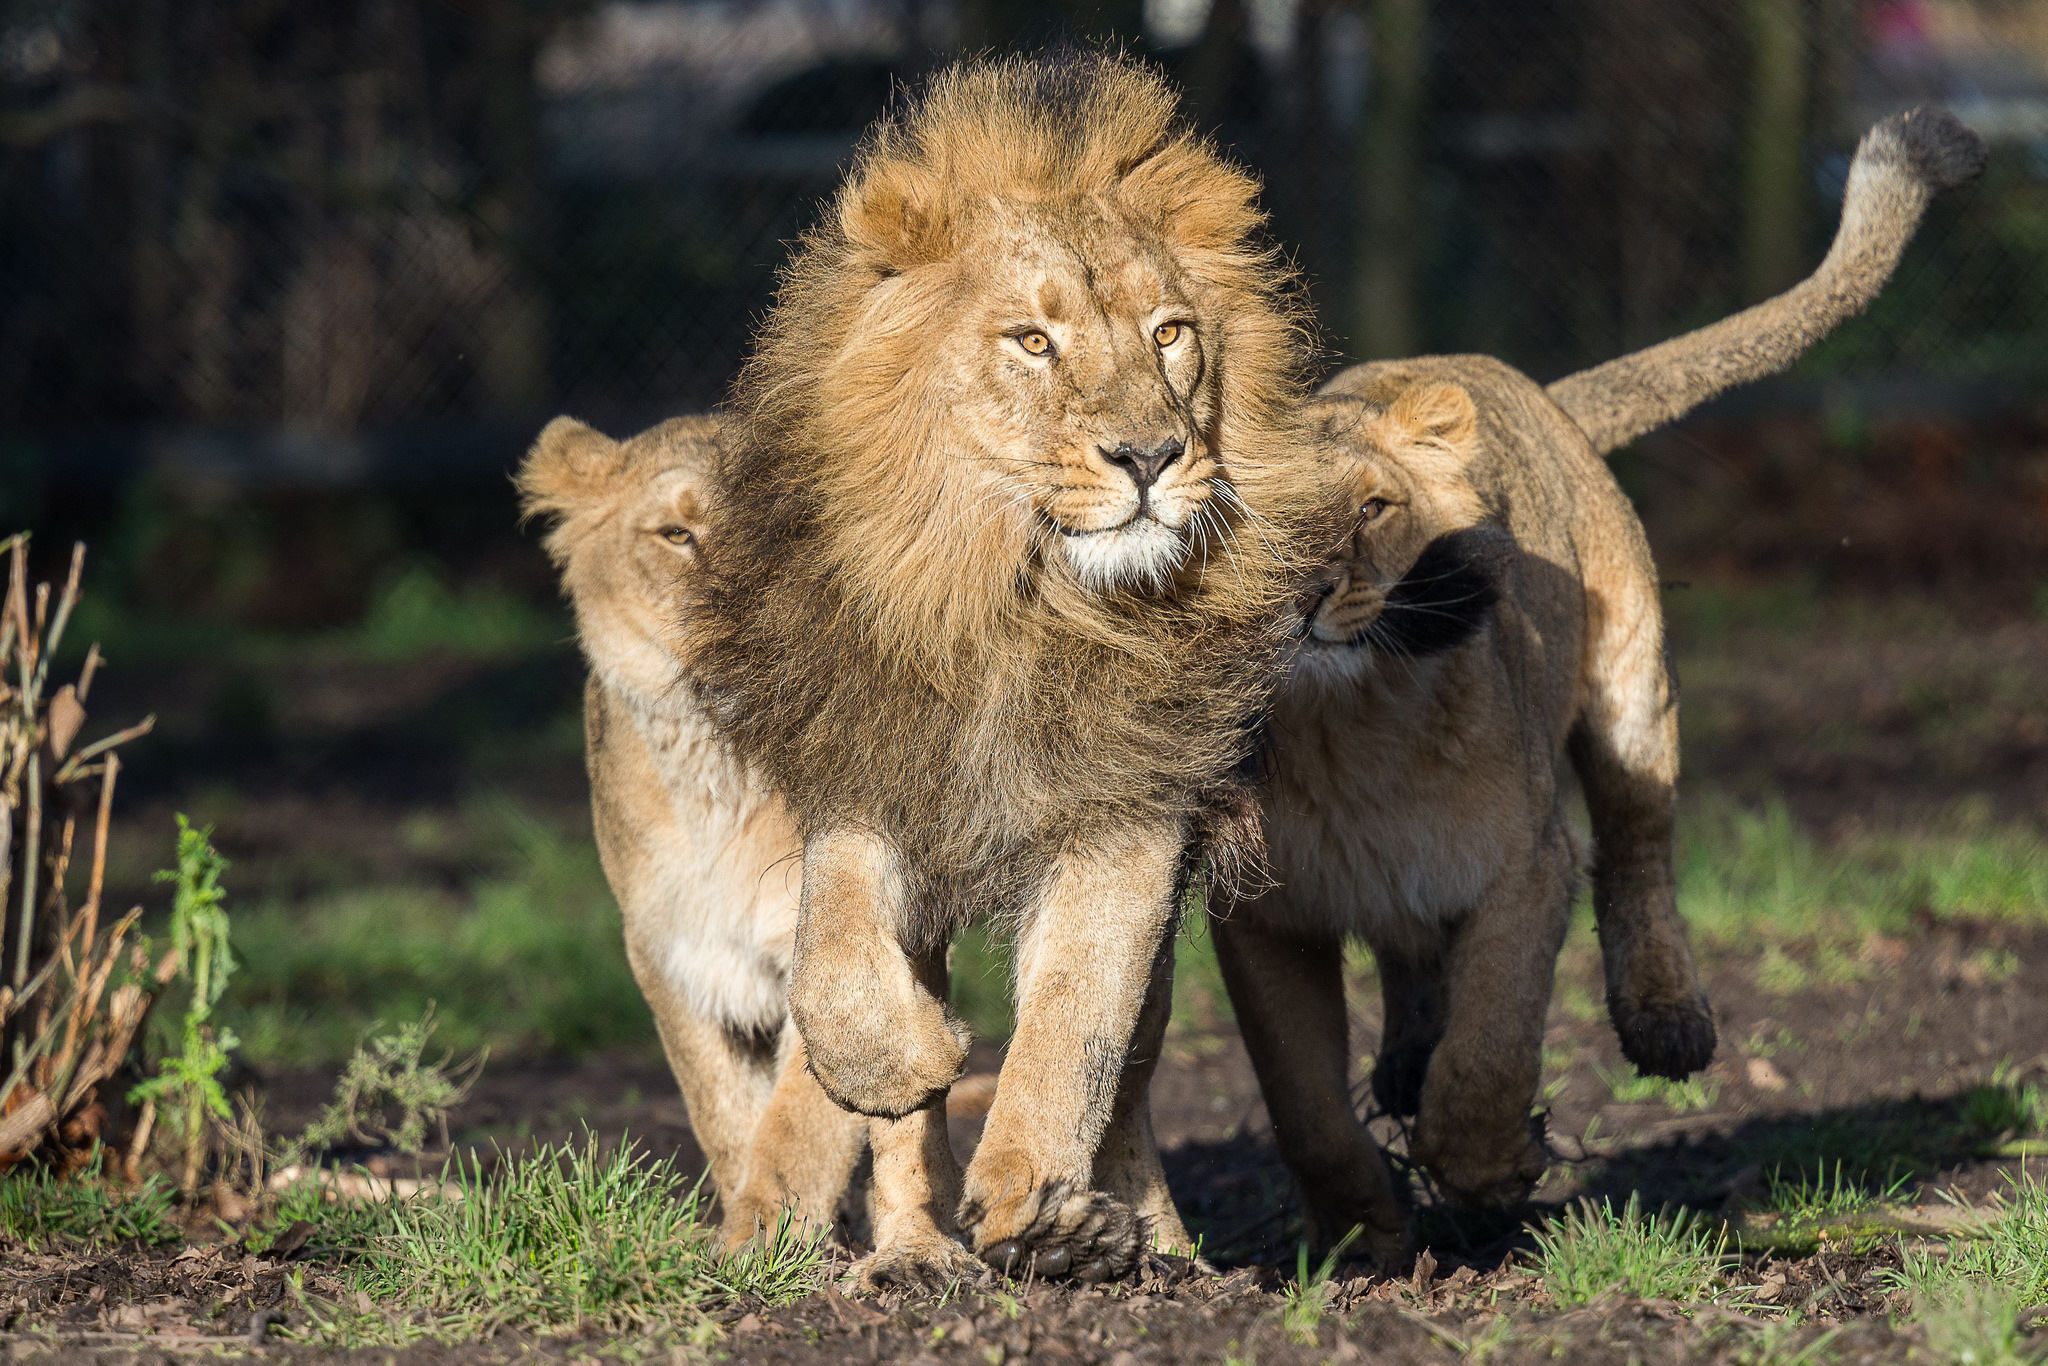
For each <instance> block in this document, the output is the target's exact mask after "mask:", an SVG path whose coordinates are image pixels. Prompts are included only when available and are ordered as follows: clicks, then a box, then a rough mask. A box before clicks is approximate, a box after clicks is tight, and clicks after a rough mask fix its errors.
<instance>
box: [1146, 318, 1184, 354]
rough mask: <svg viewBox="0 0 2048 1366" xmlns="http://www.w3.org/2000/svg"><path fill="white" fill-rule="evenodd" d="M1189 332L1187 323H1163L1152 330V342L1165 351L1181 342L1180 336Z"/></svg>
mask: <svg viewBox="0 0 2048 1366" xmlns="http://www.w3.org/2000/svg"><path fill="white" fill-rule="evenodd" d="M1187 330H1188V328H1187V324H1186V323H1161V324H1159V326H1157V327H1155V328H1153V329H1152V340H1153V341H1155V342H1158V343H1159V345H1160V347H1161V349H1164V348H1166V347H1169V346H1171V345H1173V344H1174V343H1175V342H1177V341H1179V340H1180V334H1181V333H1183V332H1185V331H1187Z"/></svg>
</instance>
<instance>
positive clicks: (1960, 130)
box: [1871, 106, 1988, 190]
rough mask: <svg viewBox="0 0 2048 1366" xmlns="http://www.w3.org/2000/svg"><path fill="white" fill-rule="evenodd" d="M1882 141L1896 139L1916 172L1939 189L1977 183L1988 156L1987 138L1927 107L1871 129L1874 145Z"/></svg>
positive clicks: (1942, 110)
mask: <svg viewBox="0 0 2048 1366" xmlns="http://www.w3.org/2000/svg"><path fill="white" fill-rule="evenodd" d="M1887 135H1889V136H1888V137H1887ZM1878 138H1886V139H1887V140H1893V139H1895V140H1896V141H1897V143H1898V145H1899V149H1900V150H1901V151H1902V152H1903V153H1904V154H1905V157H1906V159H1907V160H1908V161H1909V162H1911V163H1912V166H1913V171H1914V173H1915V174H1916V175H1917V176H1919V178H1920V179H1922V180H1924V181H1926V182H1927V183H1928V184H1929V185H1930V186H1932V187H1933V188H1934V189H1936V190H1952V189H1954V188H1955V187H1956V186H1958V185H1963V184H1967V183H1968V182H1970V181H1972V180H1975V179H1976V178H1977V177H1978V175H1979V174H1981V173H1982V172H1983V170H1984V159H1985V157H1986V156H1987V155H1988V153H1987V151H1986V149H1985V146H1984V139H1983V138H1980V137H1978V136H1977V135H1976V134H1975V133H1974V132H1972V131H1971V130H1970V128H1969V126H1968V125H1966V124H1965V123H1964V122H1963V121H1962V120H1961V119H1959V118H1957V117H1956V116H1955V115H1954V114H1951V113H1949V112H1948V110H1946V109H1934V108H1929V107H1927V106H1922V107H1921V108H1919V109H1913V110H1909V111H1908V112H1906V113H1904V114H1894V115H1892V116H1891V117H1890V118H1888V119H1886V120H1885V121H1884V122H1883V123H1880V124H1879V125H1877V127H1876V128H1873V129H1872V130H1871V140H1872V142H1873V143H1874V142H1876V140H1877V139H1878Z"/></svg>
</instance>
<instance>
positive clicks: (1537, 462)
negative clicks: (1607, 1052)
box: [1217, 110, 1983, 1261]
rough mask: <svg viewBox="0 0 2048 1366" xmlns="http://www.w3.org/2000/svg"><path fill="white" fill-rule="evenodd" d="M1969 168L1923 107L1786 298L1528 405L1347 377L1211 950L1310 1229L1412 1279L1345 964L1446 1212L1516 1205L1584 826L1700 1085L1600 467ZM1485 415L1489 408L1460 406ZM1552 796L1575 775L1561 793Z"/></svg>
mask: <svg viewBox="0 0 2048 1366" xmlns="http://www.w3.org/2000/svg"><path fill="white" fill-rule="evenodd" d="M1982 161H1983V146H1982V144H1981V142H1980V141H1979V140H1978V139H1977V138H1976V136H1975V135H1974V134H1972V133H1971V132H1969V130H1968V129H1966V128H1964V127H1963V126H1962V125H1961V124H1960V123H1958V122H1957V121H1956V120H1955V119H1954V118H1953V117H1951V116H1949V115H1947V114H1943V113H1939V112H1935V111H1927V110H1920V111H1915V112H1914V113H1912V114H1907V115H1901V116H1898V117H1896V118H1893V119H1888V120H1886V121H1885V122H1884V123H1882V124H1880V125H1878V126H1877V127H1876V128H1875V129H1873V130H1872V131H1871V133H1870V134H1869V135H1868V136H1867V137H1866V138H1864V140H1863V142H1862V143H1861V145H1860V146H1859V147H1858V149H1857V154H1856V158H1855V160H1854V162H1853V163H1852V165H1851V168H1850V173H1849V184H1848V193H1847V196H1846V199H1845V202H1844V205H1843V215H1842V225H1841V228H1840V231H1839V232H1838V234H1837V236H1836V240H1835V245H1834V247H1833V248H1832V249H1831V250H1830V252H1829V253H1828V257H1827V259H1826V260H1825V261H1824V262H1823V263H1822V265H1821V267H1820V268H1819V269H1818V270H1817V271H1816V272H1815V273H1814V275H1813V276H1812V277H1811V278H1810V279H1808V280H1806V281H1804V282H1802V283H1801V284H1800V285H1798V286H1795V287H1794V288H1793V289H1792V290H1790V291H1788V292H1787V293H1786V294H1784V295H1782V296H1780V297H1779V298H1776V299H1772V300H1770V301H1768V302H1766V303H1763V304H1760V305H1758V306H1757V307H1755V308H1752V309H1749V310H1746V311H1745V312H1743V313H1741V314H1738V315H1736V316H1735V317H1732V318H1729V319H1727V320H1725V321H1723V322H1720V323H1716V324H1714V325H1712V326H1710V327H1706V328H1702V329H1700V330H1699V331H1697V332H1694V333H1690V334H1688V335H1686V336H1683V337H1679V338H1676V339H1674V340H1672V341H1669V342H1665V343H1663V344H1661V345H1659V346H1654V347H1651V348H1649V349H1647V350H1645V351H1641V352H1637V353H1635V354H1633V355H1629V356H1624V357H1622V358H1620V359H1618V360H1615V361H1610V362H1608V363H1607V364H1605V365H1601V366H1598V367H1595V368H1594V369H1592V370H1588V371H1585V372H1583V373H1581V374H1578V375H1574V376H1571V377H1569V378H1567V379H1564V380H1560V381H1558V382H1557V383H1555V384H1553V385H1551V386H1550V388H1549V389H1548V391H1547V392H1546V391H1543V390H1539V389H1538V388H1537V387H1536V386H1535V385H1534V384H1533V383H1532V382H1531V381H1530V380H1528V379H1527V378H1526V377H1525V376H1523V375H1521V374H1519V373H1517V372H1515V371H1513V370H1511V369H1509V368H1508V367H1506V366H1504V365H1502V364H1500V363H1499V362H1497V361H1492V360H1488V359H1485V358H1482V357H1436V358H1429V359H1423V360H1416V361H1401V362H1392V363H1387V364H1380V365H1369V366H1361V367H1358V368H1356V369H1354V370H1350V371H1346V372H1345V373H1343V374H1341V375H1339V376H1337V377H1336V378H1335V379H1334V380H1332V381H1331V382H1330V383H1329V384H1328V385H1327V386H1325V388H1324V390H1323V392H1322V393H1321V394H1320V395H1319V396H1318V398H1317V399H1316V401H1315V402H1314V404H1312V405H1311V407H1312V411H1313V412H1315V413H1316V414H1317V416H1318V421H1319V426H1320V437H1321V439H1322V440H1323V442H1324V443H1325V444H1326V446H1327V447H1328V448H1329V449H1330V451H1331V453H1332V455H1333V457H1334V458H1335V459H1336V461H1337V462H1338V464H1339V466H1340V471H1341V473H1342V474H1343V476H1344V477H1345V478H1346V479H1347V480H1348V481H1349V482H1350V484H1351V500H1350V501H1351V505H1352V506H1353V507H1354V508H1356V509H1358V510H1359V522H1358V525H1357V526H1356V527H1355V529H1354V531H1353V534H1352V536H1351V538H1350V539H1349V541H1348V542H1347V543H1346V544H1345V546H1344V547H1343V548H1342V550H1341V552H1340V553H1339V554H1338V555H1337V557H1336V558H1335V559H1334V560H1333V561H1332V563H1331V564H1330V565H1329V566H1328V567H1327V568H1326V570H1325V572H1324V573H1323V574H1322V575H1321V576H1320V578H1319V582H1318V585H1317V587H1318V590H1319V593H1320V598H1319V601H1318V602H1317V605H1316V607H1315V609H1314V612H1313V614H1312V616H1311V617H1310V619H1309V621H1308V622H1307V623H1306V627H1307V629H1306V631H1305V633H1304V634H1305V640H1304V645H1303V652H1302V657H1301V659H1300V662H1299V664H1298V666H1297V668H1296V671H1295V674H1294V677H1293V681H1292V683H1291V684H1290V686H1289V687H1288V689H1287V690H1286V692H1285V694H1284V695H1283V697H1282V698H1281V700H1280V701H1279V703H1278V704H1277V706H1276V708H1275V713H1274V716H1273V719H1272V724H1271V730H1270V735H1271V743H1270V756H1269V757H1270V760H1271V764H1270V767H1271V770H1272V781H1271V787H1270V790H1269V791H1268V793H1267V794H1266V806H1267V832H1268V838H1269V841H1270V845H1271V853H1272V862H1273V868H1274V873H1275V879H1276V883H1277V885H1276V886H1274V887H1272V888H1271V889H1269V890H1267V891H1266V892H1265V893H1264V894H1262V895H1260V896H1258V897H1256V898H1254V899H1251V900H1249V901H1248V902H1246V903H1245V904H1243V905H1240V906H1238V907H1236V908H1234V909H1233V910H1232V911H1231V912H1230V913H1229V914H1228V915H1227V916H1226V917H1224V918H1223V919H1221V920H1220V921H1219V923H1218V925H1217V939H1218V948H1219V954H1220V957H1221V959H1222V963H1223V967H1224V972H1225V979H1226V981H1227V982H1228V983H1229V985H1230V989H1231V994H1232V998H1233V1000H1234V1001H1235V1002H1236V1004H1237V1008H1238V1019H1239V1023H1240V1025H1241V1026H1242V1027H1243V1032H1244V1037H1245V1042H1246V1045H1247V1047H1248V1049H1249V1050H1250V1052H1251V1054H1252V1057H1253V1060H1254V1063H1255V1065H1256V1066H1257V1068H1258V1071H1259V1075H1260V1080H1261V1083H1262V1086H1263V1089H1264V1091H1265V1093H1266V1098H1267V1104H1268V1107H1269V1109H1270V1110H1271V1112H1272V1115H1273V1122H1274V1128H1275V1131H1276V1133H1277V1134H1278V1136H1279V1139H1280V1143H1281V1146H1282V1149H1283V1151H1284V1152H1285V1153H1286V1155H1287V1159H1288V1162H1289V1165H1290V1166H1291V1167H1292V1168H1293V1169H1294V1171H1295V1173H1296V1175H1297V1177H1298V1178H1299V1180H1300V1182H1301V1185H1302V1189H1303V1192H1304V1195H1305V1197H1306V1203H1307V1206H1308V1213H1309V1219H1310V1223H1311V1225H1312V1226H1313V1227H1314V1229H1315V1230H1316V1231H1317V1232H1318V1233H1319V1234H1320V1236H1322V1237H1323V1238H1324V1239H1325V1240H1327V1239H1329V1238H1331V1237H1334V1236H1335V1235H1336V1234H1339V1233H1341V1232H1343V1231H1344V1230H1345V1229H1348V1228H1349V1227H1351V1226H1352V1225H1353V1224H1354V1223H1359V1224H1362V1225H1364V1227H1365V1229H1366V1233H1367V1245H1368V1250H1369V1251H1371V1252H1372V1253H1373V1254H1374V1255H1375V1256H1376V1257H1378V1258H1380V1259H1381V1260H1382V1261H1391V1260H1394V1259H1396V1258H1398V1257H1399V1255H1400V1251H1401V1247H1402V1244H1403V1241H1404V1228H1403V1223H1404V1221H1403V1219H1402V1217H1401V1209H1400V1201H1399V1200H1398V1199H1397V1198H1396V1193H1395V1191H1394V1189H1393V1188H1392V1186H1391V1184H1390V1182H1389V1181H1388V1178H1387V1173H1386V1169H1385V1167H1384V1165H1383V1164H1382V1163H1381V1161H1380V1158H1379V1154H1378V1153H1377V1151H1376V1150H1375V1149H1374V1147H1373V1145H1372V1142H1371V1140H1370V1138H1369V1137H1367V1136H1366V1134H1365V1132H1364V1130H1363V1129H1361V1128H1360V1127H1359V1125H1358V1124H1357V1122H1356V1120H1355V1119H1354V1118H1353V1115H1352V1110H1351V1105H1350V1100H1349V1090H1348V1072H1347V1064H1348V1062H1349V1054H1348V1046H1347V1040H1346V1035H1347V1030H1346V1016H1345V1012H1344V998H1343V984H1342V981H1341V978H1340V976H1339V974H1338V971H1337V963H1338V957H1337V952H1336V950H1337V941H1338V940H1339V939H1341V938H1342V937H1344V936H1346V935H1353V934H1355V935H1359V936H1361V937H1363V938H1364V939H1366V940H1367V941H1368V942H1369V943H1370V944H1371V945H1372V947H1373V949H1374V951H1375V956H1376V957H1377V959H1378V962H1379V967H1380V977H1381V986H1382V994H1383V998H1384V1004H1385V1012H1386V1013H1385V1028H1384V1031H1383V1033H1382V1037H1381V1043H1380V1050H1379V1057H1378V1061H1377V1064H1376V1066H1375V1067H1374V1069H1373V1091H1374V1094H1375V1096H1376V1098H1377V1099H1378V1101H1379V1103H1380V1104H1381V1106H1382V1107H1383V1108H1384V1109H1385V1110H1387V1111H1388V1112H1390V1113H1393V1114H1396V1115H1414V1116H1416V1125H1415V1129H1414V1132H1413V1152H1414V1153H1415V1155H1416V1156H1418V1157H1420V1158H1421V1159H1422V1160H1423V1162H1424V1163H1425V1164H1426V1165H1428V1166H1429V1167H1430V1168H1431V1169H1432V1170H1433V1171H1434V1172H1435V1174H1436V1176H1437V1177H1438V1179H1439V1181H1440V1182H1441V1183H1442V1185H1443V1186H1444V1187H1445V1188H1446V1189H1447V1190H1448V1191H1449V1192H1450V1193H1451V1194H1452V1195H1453V1196H1455V1197H1459V1198H1463V1199H1470V1200H1477V1201H1486V1202H1498V1201H1512V1200H1515V1199H1518V1198H1520V1196H1521V1195H1522V1194H1523V1193H1524V1192H1525V1191H1526V1190H1527V1188H1528V1186H1529V1184H1530V1183H1532V1182H1533V1181H1534V1180H1536V1179H1537V1178H1538V1177H1539V1176H1540V1175H1541V1174H1542V1171H1543V1168H1544V1158H1545V1154H1544V1151H1543V1147H1542V1144H1541V1141H1540V1135H1538V1134H1536V1133H1534V1132H1533V1131H1532V1130H1531V1128H1530V1126H1529V1124H1528V1122H1527V1115H1528V1112H1529V1106H1530V1104H1531V1102H1532V1101H1533V1099H1534V1095H1535V1088H1536V1084H1537V1081H1538V1076H1539V1069H1540V1044H1541V1037H1542V1030H1543V1021H1544V1015H1545V1007H1546V1005H1547V1003H1548V1000H1549V995H1550V983H1551V973H1552V970H1553V963H1554V958H1555V955H1556V947H1557V943H1558V940H1559V938H1560V936H1561V935H1562V933H1563V929H1564V924H1565V916H1566V913H1567V910H1568V907H1569V903H1570V898H1571V895H1572V888H1573V885H1574V882H1575V872H1576V864H1577V862H1578V859H1577V856H1576V853H1575V850H1574V849H1573V840H1572V837H1571V836H1570V834H1569V832H1568V830H1567V827H1566V825H1565V822H1564V820H1563V815H1562V808H1561V803H1562V801H1563V799H1564V793H1565V791H1566V782H1567V779H1568V777H1569V776H1574V775H1575V776H1576V777H1577V779H1578V781H1579V783H1580V785H1581V786H1582V788H1583V790H1584V794H1585V798H1586V805H1587V810H1588V813H1589V815H1590V816H1591V818H1592V826H1593V836H1594V843H1595V848H1594V861H1593V869H1592V873H1593V901H1594V910H1595V913H1596V917H1597V921H1598V925H1599V932H1600V944H1601V951H1602V958H1603V963H1604V968H1605V972H1606V978H1607V1000H1608V1011H1609V1015H1610V1017H1611V1018H1612V1020H1613V1023H1614V1026H1615V1030H1616V1032H1617V1034H1618V1035H1619V1036H1620V1039H1621V1044H1622V1051H1623V1052H1624V1053H1625V1054H1626V1055H1627V1056H1628V1057H1629V1059H1630V1060H1631V1061H1632V1062H1634V1063H1635V1064H1636V1065H1637V1066H1638V1067H1639V1068H1641V1069H1642V1070H1643V1071H1645V1072H1649V1073H1655V1074H1659V1075H1664V1076H1674V1077H1675V1076H1682V1075H1684V1074H1686V1073H1688V1072H1691V1071H1694V1070H1696V1069H1698V1068H1700V1067H1703V1066H1705V1065H1706V1063H1707V1062H1708V1061H1709V1059H1710V1058H1711V1056H1712V1053H1713V1048H1714V1027H1713V1020H1712V1016H1711V1014H1710V1013H1709V1012H1708V1009H1707V1005H1706V1001H1705V998H1704V996H1703V995H1702V993H1701V992H1700V988H1699V983H1698V980H1697V976H1696V974H1695V972H1694V969H1693V964H1692V959H1691V952H1690V949H1689V948H1688V946H1687V943H1686V936H1685V927H1684V924H1683V922H1682V921H1681V920H1680V919H1679V918H1678V914H1677V908H1676V904H1675V900H1674V897H1673V885H1672V872H1671V825H1672V808H1673V784H1674V782H1675V780H1676V777H1677V771H1678V753H1677V712H1676V693H1675V689H1674V686H1673V684H1672V682H1671V680H1670V678H1669V676H1668V673H1667V670H1666V665H1665V661H1664V658H1663V648H1662V641H1663V624H1662V619H1661V614H1660V611H1659V604H1658V601H1657V584H1656V577H1655V569H1654V566H1653V565H1652V564H1651V561H1650V556H1649V550H1648V546H1647V545H1646V543H1645V542H1644V539H1643V535H1642V530H1641V527H1640V526H1639V525H1638V523H1637V522H1636V519H1635V516H1634V513H1633V511H1632V509H1630V507H1629V505H1628V503H1627V500H1626V499H1625V498H1623V497H1622V495H1621V493H1620V491H1619V489H1618V488H1617V487H1616V486H1615V484H1614V481H1613V479H1612V478H1611V476H1610V475H1609V474H1608V472H1607V470H1606V469H1605V468H1604V467H1603V466H1602V465H1601V464H1600V462H1599V460H1598V459H1597V456H1598V455H1599V454H1602V453H1605V452H1606V451H1609V450H1612V449H1613V448H1614V447H1616V446H1618V445H1620V444H1621V443H1623V442H1624V441H1627V440H1628V439H1630V438H1632V437H1634V436H1636V435H1639V434H1641V433H1642V432H1645V431H1648V430H1650V429H1651V428H1653V427H1655V426H1658V425H1660V424H1662V423H1664V422H1668V421H1671V420H1672V419H1674V418H1676V417H1678V416H1680V415H1681V414H1682V413H1684V412H1685V411H1686V410H1687V409H1688V408H1691V407H1692V406H1694V405H1695V404H1697V403H1699V402H1701V401H1703V400H1705V399H1706V398H1708V397H1710V396H1712V395H1713V394H1715V393H1718V392H1720V391H1721V390H1723V389H1726V388H1729V387H1731V386H1732V385H1735V384H1738V383H1742V382H1745V381H1747V380H1749V379H1753V378H1755V377H1757V376H1758V375H1762V374H1767V373H1770V372H1772V371H1775V370H1778V369H1782V368H1783V367H1784V366H1786V365H1788V364H1789V363H1791V361H1792V360H1793V359H1795V358H1796V357H1797V356H1798V355H1799V353H1800V352H1802V351H1803V350H1805V349H1806V348H1807V347H1808V346H1810V345H1812V344H1813V342H1815V341H1816V340H1818V339H1819V338H1820V337H1822V336H1824V335H1826V333H1827V332H1829V331H1830V330H1832V329H1833V328H1834V327H1835V326H1836V325H1837V324H1838V323H1840V322H1841V321H1842V320H1843V319H1844V318H1847V317H1849V316H1851V315H1853V314H1854V313H1856V312H1857V311H1859V310H1860V309H1861V308H1862V307H1863V306H1864V305H1866V304H1867V303H1868V302H1869V300H1870V299H1871V298H1872V297H1873V296H1874V295H1875V294H1876V293H1877V291H1878V289H1880V288H1881V287H1882V286H1883V284H1884V281H1885V280H1886V278H1888V277H1889V275H1890V273H1891V271H1892V268H1893V267H1894V266H1895V265H1896V263H1897V261H1898V258H1899V254H1900V252H1901V251H1902V250H1903V249H1904V246H1905V244H1906V242H1907V241H1908V240H1909V239H1910V238H1911V236H1912V234H1913V230H1914V228H1915V226H1916V225H1917V223H1918V222H1919V219H1920V215H1921V213H1922V211H1923V210H1924V208H1925V207H1926V204H1927V202H1928V200H1929V199H1930V198H1931V197H1932V196H1933V195H1934V194H1935V193H1936V192H1938V191H1939V190H1940V189H1943V188H1945V187H1947V186H1951V185H1954V184H1957V183H1959V182H1960V181H1962V180H1966V179H1968V178H1969V177H1970V176H1971V175H1973V174H1974V173H1975V171H1976V169H1977V167H1978V166H1980V165H1981V164H1982ZM1475 400H1476V402H1475ZM1567 769H1569V770H1570V771H1571V773H1570V774H1568V773H1567Z"/></svg>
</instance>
